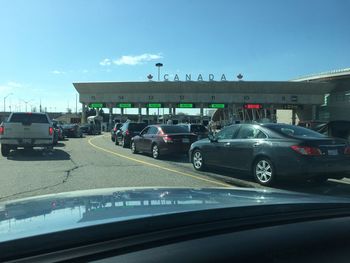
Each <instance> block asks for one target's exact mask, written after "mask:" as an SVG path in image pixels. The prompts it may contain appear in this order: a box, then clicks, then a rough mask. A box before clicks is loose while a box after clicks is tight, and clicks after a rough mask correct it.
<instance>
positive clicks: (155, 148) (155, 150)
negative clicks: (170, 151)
mask: <svg viewBox="0 0 350 263" xmlns="http://www.w3.org/2000/svg"><path fill="white" fill-rule="evenodd" d="M152 157H153V158H154V159H160V151H159V147H158V145H157V144H153V145H152Z"/></svg>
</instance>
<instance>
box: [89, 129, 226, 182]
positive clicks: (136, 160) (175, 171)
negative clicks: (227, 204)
mask: <svg viewBox="0 0 350 263" xmlns="http://www.w3.org/2000/svg"><path fill="white" fill-rule="evenodd" d="M102 136H103V135H102ZM102 136H97V137H93V138H90V139H89V140H88V143H89V144H90V145H91V146H92V147H94V148H96V149H98V150H101V151H104V152H106V153H110V154H113V155H116V156H118V157H121V158H124V159H128V160H130V161H134V162H137V163H141V164H144V165H148V166H152V167H155V168H158V169H162V170H165V171H168V172H173V173H176V174H180V175H183V176H187V177H192V178H195V179H197V180H201V181H205V182H209V183H212V184H217V185H220V186H225V187H232V185H229V184H225V183H221V182H218V181H212V180H209V179H206V178H202V177H199V176H196V175H193V174H189V173H184V172H181V171H177V170H174V169H171V168H167V167H164V166H161V165H158V164H154V163H148V162H145V161H142V160H139V159H135V158H132V157H129V156H126V155H123V154H120V153H116V152H113V151H110V150H107V149H105V148H102V147H100V146H97V145H96V144H93V143H92V140H95V139H96V138H100V137H102Z"/></svg>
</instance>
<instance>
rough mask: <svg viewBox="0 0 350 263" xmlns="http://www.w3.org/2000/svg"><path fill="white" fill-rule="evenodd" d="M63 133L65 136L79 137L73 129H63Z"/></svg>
mask: <svg viewBox="0 0 350 263" xmlns="http://www.w3.org/2000/svg"><path fill="white" fill-rule="evenodd" d="M64 134H65V135H66V136H67V137H79V134H78V133H77V132H75V131H65V132H64Z"/></svg>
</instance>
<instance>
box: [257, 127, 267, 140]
mask: <svg viewBox="0 0 350 263" xmlns="http://www.w3.org/2000/svg"><path fill="white" fill-rule="evenodd" d="M257 131H258V132H257V134H256V135H255V138H257V139H266V138H267V136H266V134H265V133H263V132H262V131H260V130H258V129H257Z"/></svg>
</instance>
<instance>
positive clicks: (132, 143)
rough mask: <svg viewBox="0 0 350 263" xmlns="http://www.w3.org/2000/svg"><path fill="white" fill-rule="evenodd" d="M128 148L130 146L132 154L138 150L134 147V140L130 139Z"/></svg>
mask: <svg viewBox="0 0 350 263" xmlns="http://www.w3.org/2000/svg"><path fill="white" fill-rule="evenodd" d="M130 148H131V152H132V153H133V154H137V153H138V151H137V149H136V145H135V142H134V141H132V142H131V146H130Z"/></svg>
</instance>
